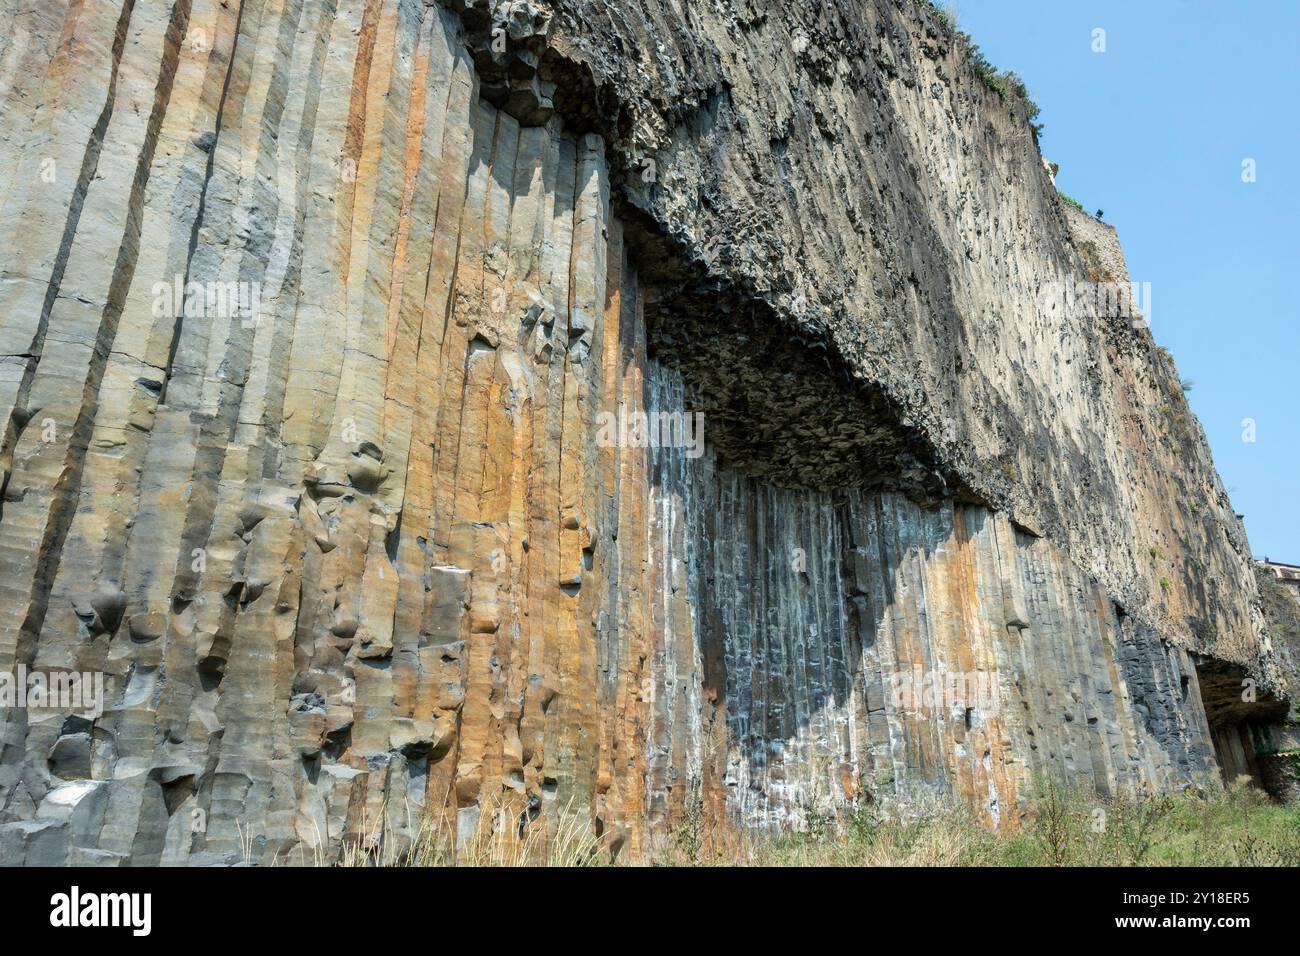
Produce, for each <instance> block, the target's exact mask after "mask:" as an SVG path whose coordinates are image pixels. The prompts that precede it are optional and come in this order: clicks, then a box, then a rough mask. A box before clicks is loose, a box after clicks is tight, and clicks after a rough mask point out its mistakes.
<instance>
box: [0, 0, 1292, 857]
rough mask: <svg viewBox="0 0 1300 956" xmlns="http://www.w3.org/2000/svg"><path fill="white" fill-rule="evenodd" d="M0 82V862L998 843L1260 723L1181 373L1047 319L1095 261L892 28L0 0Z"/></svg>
mask: <svg viewBox="0 0 1300 956" xmlns="http://www.w3.org/2000/svg"><path fill="white" fill-rule="evenodd" d="M0 103H2V104H3V119H0V235H3V236H4V237H5V240H6V241H5V251H4V254H3V258H2V260H0V429H3V436H2V437H3V445H2V447H0V465H2V467H3V489H4V493H3V502H2V504H0V509H2V510H0V671H3V672H5V673H7V674H9V675H11V676H14V677H15V678H16V675H18V674H19V673H20V672H21V673H23V674H25V675H28V679H29V682H30V677H31V675H38V676H40V677H42V678H43V679H44V680H45V681H46V682H47V685H48V686H50V687H54V686H55V685H58V686H61V687H63V688H65V689H66V688H67V687H68V686H69V682H70V680H71V676H72V675H77V676H78V677H80V678H82V679H84V680H85V681H87V682H91V681H93V680H95V679H98V680H101V681H102V693H101V694H99V696H98V698H97V699H96V700H95V701H93V702H91V703H89V704H88V703H87V701H85V700H82V701H80V702H78V701H71V700H66V699H59V698H58V697H57V695H47V698H46V699H44V700H35V699H33V698H32V697H31V695H30V694H29V695H28V696H27V697H26V698H25V699H23V700H17V699H13V698H12V697H11V700H10V701H9V703H11V704H13V706H6V707H5V708H4V709H3V710H0V861H2V862H4V863H28V864H39V863H81V864H105V865H112V864H133V865H141V864H159V863H162V864H186V863H201V862H225V861H231V860H236V859H245V860H251V861H252V862H256V863H262V864H270V863H275V862H282V861H289V862H296V861H298V860H299V859H302V858H304V856H305V857H306V858H307V859H311V860H316V861H324V862H329V861H332V860H336V859H337V858H338V857H339V855H340V854H341V853H342V852H343V851H344V849H345V847H347V846H349V845H352V846H354V847H355V846H360V847H362V848H363V850H364V849H365V848H366V847H371V846H373V845H374V844H375V843H376V842H377V841H385V842H387V843H389V844H391V843H393V842H394V841H395V842H397V843H399V844H400V843H401V842H402V841H409V840H411V839H412V837H413V836H414V834H415V832H416V831H417V829H418V828H419V827H420V826H422V825H423V821H428V820H430V819H432V820H434V821H436V823H437V825H439V826H443V827H447V828H450V829H451V830H452V831H453V832H455V833H458V834H462V835H463V834H465V833H468V832H471V831H477V830H479V829H481V828H483V827H488V828H490V829H495V830H500V831H505V832H507V833H508V834H516V835H517V834H522V833H523V831H524V830H526V829H530V828H541V832H543V833H545V832H547V828H548V827H554V826H555V825H556V824H555V821H556V820H557V819H558V818H559V817H560V816H561V810H562V809H563V810H566V811H568V812H571V813H576V814H577V815H578V816H579V818H580V819H582V820H583V821H585V823H586V825H588V826H590V827H591V828H592V829H593V831H594V833H595V834H597V835H598V837H599V839H600V841H601V846H602V852H605V853H607V854H609V855H610V856H614V857H620V858H622V859H632V860H635V859H640V858H643V857H644V856H645V855H646V854H647V853H649V852H650V851H651V849H652V848H653V846H654V843H655V841H656V839H659V838H661V837H662V836H663V835H664V834H666V833H667V832H668V831H669V830H670V829H671V828H672V827H673V826H674V825H675V823H676V821H679V820H681V819H682V818H683V817H686V816H689V817H691V818H692V819H694V820H698V821H700V822H701V826H702V827H703V828H704V830H705V831H706V832H719V831H721V830H723V829H725V828H727V827H742V828H764V827H766V828H772V829H780V828H798V827H801V826H804V825H805V823H806V821H807V819H808V818H809V815H810V814H837V813H843V812H846V811H847V810H848V809H849V808H851V807H853V806H854V805H855V804H858V803H860V802H861V801H872V800H907V799H910V798H911V797H913V796H915V795H917V794H926V793H931V794H938V795H943V796H945V797H947V798H950V799H953V800H957V801H961V802H964V803H966V804H968V805H970V806H971V807H973V808H974V809H975V810H976V811H977V812H978V813H979V814H980V815H981V816H983V817H984V818H985V819H986V820H987V822H988V824H989V825H990V826H1003V827H1013V826H1015V825H1016V824H1017V815H1018V808H1019V807H1020V806H1021V805H1022V804H1023V801H1024V800H1025V799H1026V798H1027V797H1028V796H1031V795H1032V794H1033V793H1034V792H1035V788H1037V787H1040V786H1042V782H1043V781H1045V780H1049V779H1054V778H1055V779H1062V780H1065V781H1066V782H1068V783H1069V784H1071V785H1075V786H1080V787H1084V788H1090V789H1094V790H1096V791H1097V792H1098V793H1101V794H1104V795H1116V794H1130V795H1131V794H1138V793H1145V792H1154V791H1159V790H1173V789H1176V788H1180V787H1188V786H1193V787H1213V786H1218V785H1219V782H1220V781H1221V780H1222V779H1223V778H1224V777H1225V776H1228V777H1233V776H1236V775H1237V774H1240V773H1247V774H1252V775H1254V776H1256V777H1260V778H1261V779H1262V778H1263V777H1264V776H1266V775H1263V774H1261V773H1260V770H1259V764H1260V762H1261V761H1264V760H1266V759H1267V757H1268V753H1269V751H1270V748H1271V747H1276V746H1279V744H1278V743H1277V741H1279V740H1281V739H1283V738H1285V737H1286V735H1287V734H1288V733H1291V732H1292V731H1290V730H1288V728H1287V727H1286V726H1285V719H1286V715H1287V711H1288V707H1289V706H1290V705H1289V700H1290V699H1291V696H1292V694H1293V693H1294V692H1295V690H1296V689H1297V688H1296V686H1295V683H1294V678H1293V677H1292V676H1290V675H1291V673H1292V669H1291V667H1292V665H1291V662H1290V655H1289V653H1288V650H1287V645H1286V643H1285V642H1282V641H1278V640H1275V625H1274V623H1273V622H1272V620H1271V619H1270V617H1268V616H1267V615H1266V612H1265V604H1264V602H1263V601H1262V599H1261V595H1260V590H1259V585H1258V583H1257V581H1256V578H1255V572H1254V568H1253V566H1252V563H1251V560H1250V552H1249V547H1248V545H1247V542H1246V537H1245V533H1244V531H1243V528H1242V525H1241V523H1240V521H1239V519H1238V518H1237V516H1236V515H1235V514H1234V512H1233V509H1232V506H1231V504H1230V502H1229V500H1228V498H1227V495H1226V494H1225V492H1224V490H1223V488H1222V486H1221V484H1220V482H1219V479H1218V477H1217V475H1216V473H1215V471H1214V467H1213V464H1212V462H1211V460H1210V456H1209V452H1208V450H1207V446H1206V442H1205V438H1204V435H1203V434H1202V432H1201V429H1200V426H1199V425H1198V423H1197V422H1196V419H1195V417H1194V416H1193V415H1192V414H1191V413H1190V411H1189V409H1188V407H1187V403H1186V400H1185V398H1184V395H1183V391H1182V389H1181V388H1180V386H1179V379H1178V375H1177V372H1176V370H1175V368H1174V366H1173V363H1172V359H1171V358H1170V357H1169V356H1168V354H1167V353H1164V352H1162V351H1161V350H1159V349H1158V348H1157V347H1156V346H1155V344H1154V343H1153V341H1152V338H1151V335H1150V332H1149V330H1148V329H1147V328H1146V326H1145V324H1144V322H1143V321H1142V316H1141V315H1140V313H1139V312H1138V311H1137V310H1135V309H1133V308H1132V307H1131V306H1132V304H1133V303H1132V302H1130V301H1127V300H1125V299H1124V298H1123V297H1122V296H1120V297H1119V298H1118V299H1116V300H1113V301H1108V307H1107V308H1102V309H1095V308H1094V309H1087V308H1085V309H1082V310H1081V309H1080V308H1078V302H1077V301H1075V300H1074V299H1073V298H1071V297H1070V296H1063V295H1058V294H1057V293H1058V292H1059V290H1062V289H1068V290H1072V289H1076V288H1078V287H1079V286H1080V284H1081V283H1094V284H1104V283H1106V282H1111V283H1115V284H1119V285H1126V284H1127V282H1128V279H1129V277H1128V275H1127V273H1126V270H1125V267H1124V262H1123V255H1122V253H1121V252H1120V248H1119V243H1118V240H1117V238H1116V236H1115V233H1114V231H1113V230H1112V229H1111V228H1110V227H1109V226H1106V225H1103V224H1102V223H1100V222H1097V221H1096V220H1094V219H1092V218H1091V217H1089V216H1086V215H1084V214H1082V213H1080V212H1078V211H1076V210H1073V209H1071V208H1070V207H1069V206H1067V205H1066V204H1064V203H1063V202H1062V201H1061V200H1060V198H1059V197H1058V194H1057V193H1056V190H1055V189H1054V187H1053V185H1052V182H1051V179H1050V177H1049V173H1048V171H1047V170H1046V169H1045V166H1044V163H1043V160H1042V156H1041V154H1040V151H1039V147H1038V142H1037V137H1036V133H1035V131H1034V129H1033V127H1032V125H1031V123H1030V117H1029V116H1028V115H1027V111H1028V107H1027V104H1026V103H1025V101H1024V99H1023V97H1021V96H1019V95H1017V94H1016V92H1015V91H1014V90H1011V89H1007V88H1005V87H1004V86H1002V85H999V84H998V83H996V82H992V83H991V82H989V80H988V78H987V77H986V76H985V75H984V73H983V72H982V71H981V70H980V69H979V68H978V65H977V64H973V63H972V62H971V57H970V55H969V52H968V49H967V48H966V46H965V45H963V43H962V42H961V40H960V38H959V37H958V36H957V35H955V34H954V32H953V30H952V28H951V27H950V26H948V25H947V24H946V23H945V22H944V21H943V20H942V19H941V18H940V17H939V16H937V15H936V14H935V12H934V11H933V10H932V9H931V8H930V7H929V6H928V5H926V4H920V3H914V2H911V0H906V2H902V0H900V2H887V0H837V2H835V3H795V2H790V0H713V2H708V3H691V4H684V3H676V2H667V0H641V2H630V0H491V2H488V0H446V2H445V3H434V2H431V0H46V2H41V3H35V4H20V3H17V2H15V0H5V2H4V3H3V4H2V6H0ZM1058 158H1063V157H1058ZM60 675H62V677H61V676H60ZM11 683H12V682H11ZM17 686H18V685H17V684H13V687H11V690H12V689H14V688H16V687H17ZM24 688H26V689H27V690H29V691H30V687H29V686H27V684H24ZM19 689H22V688H19ZM1270 742H1272V743H1270Z"/></svg>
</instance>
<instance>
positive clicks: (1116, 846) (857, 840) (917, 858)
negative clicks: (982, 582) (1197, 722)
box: [240, 778, 1300, 867]
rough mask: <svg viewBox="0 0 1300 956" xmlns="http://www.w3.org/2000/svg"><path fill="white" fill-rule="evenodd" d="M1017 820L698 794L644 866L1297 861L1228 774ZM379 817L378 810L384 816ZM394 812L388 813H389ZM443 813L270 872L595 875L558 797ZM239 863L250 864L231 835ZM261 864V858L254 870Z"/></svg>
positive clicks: (381, 828)
mask: <svg viewBox="0 0 1300 956" xmlns="http://www.w3.org/2000/svg"><path fill="white" fill-rule="evenodd" d="M1037 790H1038V793H1039V794H1040V795H1039V796H1038V797H1037V798H1036V799H1033V800H1030V801H1028V802H1027V803H1025V804H1024V805H1022V806H1021V807H1020V817H1019V820H1018V825H1017V826H1014V827H1010V828H1003V829H993V828H991V827H990V826H988V825H987V823H986V822H985V821H982V820H981V819H980V818H979V817H978V816H977V815H976V813H975V812H974V811H972V810H971V809H970V808H968V807H966V806H960V805H957V804H954V803H952V802H951V801H948V800H945V799H942V798H938V797H934V796H919V797H914V798H912V799H909V800H905V801H899V802H897V803H891V804H889V805H887V806H882V805H881V804H879V803H874V802H866V803H861V804H859V805H858V806H857V807H855V808H854V809H852V810H851V811H850V812H848V813H845V814H842V815H840V816H836V815H834V814H831V813H826V812H818V811H816V810H814V809H813V808H812V807H808V808H805V811H804V814H803V818H802V819H801V821H800V832H790V833H771V832H765V831H762V830H759V829H755V828H751V827H746V828H734V827H728V828H727V829H726V830H725V831H724V832H721V833H708V832H706V827H705V824H704V813H703V806H702V804H701V802H700V801H699V799H698V797H696V798H694V799H693V800H688V802H687V805H686V807H685V810H684V812H683V813H682V815H681V819H680V820H679V821H678V822H677V824H676V825H675V826H674V827H673V828H672V829H670V830H667V831H665V832H662V833H660V834H651V835H650V837H651V844H652V849H651V850H650V851H649V855H648V857H647V858H646V859H642V860H629V859H627V858H626V857H625V856H624V857H620V858H619V860H618V863H619V864H633V865H635V864H638V863H640V864H645V863H649V864H653V865H657V866H1300V805H1297V804H1285V805H1284V804H1278V803H1274V802H1272V801H1271V800H1270V799H1269V798H1268V797H1267V796H1266V795H1265V794H1264V793H1263V792H1262V791H1260V790H1258V789H1257V788H1255V787H1253V786H1251V785H1250V784H1249V782H1248V781H1247V779H1246V778H1241V779H1240V780H1238V781H1237V783H1235V784H1234V785H1232V786H1229V787H1228V788H1226V789H1216V790H1214V791H1212V792H1208V793H1207V792H1199V791H1198V792H1190V791H1189V792H1187V793H1183V794H1178V795H1158V796H1157V795H1148V796H1144V797H1142V798H1140V799H1137V800H1131V799H1106V798H1099V797H1097V796H1096V795H1092V794H1090V793H1087V792H1084V791H1082V790H1078V789H1067V788H1065V787H1063V786H1061V785H1059V784H1055V783H1051V782H1047V783H1042V782H1040V783H1039V784H1038V786H1037ZM390 809H391V808H390ZM399 815H400V814H399ZM447 819H448V818H447V817H446V816H445V815H443V814H428V815H426V816H424V817H423V819H422V822H421V823H420V824H419V825H418V826H415V825H413V821H412V820H411V819H408V821H407V825H406V826H405V827H400V828H396V829H395V828H394V827H393V826H392V817H391V815H390V814H388V813H385V814H384V815H383V819H382V820H378V821H374V823H373V824H372V825H370V826H366V825H365V823H366V821H364V820H363V826H362V827H361V828H360V829H361V833H360V835H359V836H357V837H353V838H351V839H349V840H347V841H345V843H344V844H343V847H342V850H341V852H340V853H338V854H337V858H334V859H326V858H325V855H324V854H323V853H322V852H321V850H319V849H315V850H307V851H306V852H305V853H302V854H299V855H298V856H297V857H294V858H292V859H289V858H286V859H284V860H277V861H276V864H279V865H298V866H343V867H374V866H384V867H391V866H396V867H417V866H418V867H424V866H431V867H446V866H475V867H515V866H559V867H570V866H596V865H602V864H607V863H608V862H609V854H608V853H607V852H606V851H605V849H604V848H603V847H602V845H601V841H600V839H599V838H598V837H597V836H596V835H595V833H594V831H593V829H592V825H591V822H590V820H589V819H588V818H587V816H586V814H584V813H582V812H579V811H576V810H575V809H574V807H573V805H572V802H570V803H569V804H566V805H564V806H563V807H555V806H552V807H549V808H546V809H544V810H542V811H541V812H540V813H533V812H530V811H529V810H528V809H527V805H526V804H523V803H521V802H520V801H519V800H518V798H515V797H514V795H510V796H509V797H503V798H498V799H497V800H494V801H489V802H488V804H487V807H486V809H484V811H483V812H482V813H481V814H480V816H479V818H478V823H477V826H476V827H475V828H474V830H473V832H471V833H469V834H460V835H459V838H458V835H457V833H456V832H455V828H454V826H451V825H450V824H449V823H448V822H447ZM240 838H241V850H242V851H243V855H244V858H245V859H246V860H248V861H250V862H254V858H255V856H256V854H255V853H254V852H253V851H254V846H253V843H252V841H251V839H250V835H248V834H244V833H243V831H242V830H241V832H240ZM263 862H264V861H263Z"/></svg>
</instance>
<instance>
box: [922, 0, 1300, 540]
mask: <svg viewBox="0 0 1300 956" xmlns="http://www.w3.org/2000/svg"><path fill="white" fill-rule="evenodd" d="M943 5H944V6H946V7H947V8H948V9H949V10H950V11H955V13H956V16H957V24H958V27H959V29H962V30H965V31H966V32H967V33H969V34H970V35H971V36H972V38H973V39H974V40H975V42H976V43H978V44H979V46H980V48H981V49H982V50H983V51H984V54H985V55H986V56H987V57H988V59H989V61H990V62H991V63H993V65H994V66H996V67H997V68H998V69H999V70H1008V69H1011V70H1015V71H1016V72H1018V73H1019V74H1020V75H1021V76H1022V77H1023V78H1024V80H1025V84H1026V85H1027V86H1028V88H1029V92H1030V95H1031V96H1032V97H1033V98H1034V100H1035V101H1036V102H1037V103H1038V105H1039V106H1040V107H1041V109H1042V113H1041V115H1040V116H1039V121H1040V122H1043V123H1045V124H1046V129H1045V131H1044V133H1043V137H1042V140H1041V143H1042V148H1043V154H1044V155H1045V156H1046V157H1047V158H1048V159H1050V160H1051V161H1052V162H1056V163H1060V164H1061V171H1060V174H1059V175H1058V176H1057V180H1056V185H1057V186H1058V187H1059V188H1060V189H1061V190H1062V191H1063V192H1066V193H1068V194H1069V195H1071V196H1074V197H1075V198H1076V199H1078V200H1079V201H1080V202H1082V203H1083V205H1084V208H1086V209H1087V210H1088V211H1089V212H1094V211H1096V210H1097V209H1098V208H1100V209H1102V210H1103V211H1104V212H1105V219H1106V221H1107V222H1109V223H1112V224H1113V225H1114V226H1115V227H1116V228H1117V229H1118V230H1119V235H1120V240H1121V241H1122V242H1123V245H1124V253H1125V257H1126V258H1127V260H1128V265H1129V272H1130V275H1131V276H1132V278H1133V279H1134V280H1135V281H1139V282H1142V281H1146V282H1150V283H1151V292H1152V302H1153V305H1152V310H1151V312H1152V314H1151V317H1150V318H1151V331H1152V333H1153V334H1154V335H1155V338H1156V341H1157V342H1158V343H1159V344H1161V345H1164V346H1166V347H1167V348H1169V349H1170V350H1171V351H1172V352H1173V354H1174V359H1175V360H1176V361H1177V363H1178V369H1179V372H1180V374H1181V375H1182V377H1183V378H1184V379H1191V380H1192V381H1193V382H1194V383H1195V385H1194V387H1193V389H1192V391H1191V393H1190V394H1189V396H1188V397H1189V399H1190V401H1191V405H1192V410H1193V411H1194V412H1196V414H1197V416H1198V417H1199V418H1200V420H1201V424H1202V425H1203V426H1204V427H1205V432H1206V434H1207V435H1208V436H1209V439H1210V448H1211V450H1212V451H1213V453H1214V462H1215V464H1216V466H1217V467H1218V469H1219V474H1220V475H1222V477H1223V483H1224V485H1225V486H1226V487H1227V488H1228V490H1229V492H1230V494H1231V496H1232V501H1233V504H1234V505H1235V506H1236V509H1237V511H1238V512H1240V513H1242V514H1244V515H1245V516H1246V531H1247V533H1248V534H1249V536H1250V544H1251V550H1252V551H1253V552H1254V554H1255V555H1256V556H1258V557H1262V556H1264V555H1268V556H1269V557H1271V558H1273V559H1274V560H1282V561H1290V562H1294V563H1298V564H1300V321H1298V320H1300V297H1298V296H1297V284H1300V180H1298V179H1297V175H1296V174H1297V172H1300V3H1297V2H1294V0H1243V2H1232V3H1223V2H1217V3H1216V2H1210V0H1140V2H1139V0H1126V2H1118V0H1114V2H1113V0H1078V2H1069V3H1062V2H1053V3H1045V2H1043V0H955V2H947V3H944V4H943ZM1096 28H1101V29H1104V30H1105V31H1106V34H1105V41H1106V51H1105V52H1104V53H1094V52H1093V51H1092V45H1093V30H1094V29H1096ZM1247 158H1249V159H1253V160H1255V174H1256V181H1255V182H1253V183H1245V182H1243V181H1242V161H1243V160H1245V159H1247ZM1247 418H1250V419H1254V422H1255V438H1256V440H1255V442H1254V443H1248V442H1245V441H1243V440H1242V439H1243V427H1242V420H1243V419H1247Z"/></svg>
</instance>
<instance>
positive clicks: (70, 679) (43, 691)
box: [0, 664, 104, 720]
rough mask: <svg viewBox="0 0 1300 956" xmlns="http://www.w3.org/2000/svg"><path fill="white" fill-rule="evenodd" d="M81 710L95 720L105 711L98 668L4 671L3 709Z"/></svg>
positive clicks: (0, 695) (0, 698) (0, 704)
mask: <svg viewBox="0 0 1300 956" xmlns="http://www.w3.org/2000/svg"><path fill="white" fill-rule="evenodd" d="M9 707H16V708H24V709H29V710H36V709H42V708H46V709H53V710H65V711H71V712H78V711H80V716H82V717H84V718H86V719H87V720H94V719H95V718H97V717H99V716H101V715H102V714H103V713H104V675H103V674H102V673H101V672H98V671H93V672H92V671H87V672H85V673H78V672H77V671H49V672H46V671H29V670H28V669H27V665H26V664H19V665H18V668H17V670H16V671H13V672H10V671H0V709H3V708H9Z"/></svg>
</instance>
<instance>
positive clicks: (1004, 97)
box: [919, 0, 1043, 140]
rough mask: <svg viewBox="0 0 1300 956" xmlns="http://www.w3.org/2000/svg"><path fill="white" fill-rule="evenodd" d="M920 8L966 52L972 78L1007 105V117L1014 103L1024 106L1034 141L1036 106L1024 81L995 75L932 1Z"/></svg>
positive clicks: (1039, 128)
mask: <svg viewBox="0 0 1300 956" xmlns="http://www.w3.org/2000/svg"><path fill="white" fill-rule="evenodd" d="M919 4H920V6H922V7H923V8H925V9H926V10H928V11H929V12H930V13H931V14H933V15H934V16H935V17H936V18H937V19H938V20H939V22H940V23H941V24H942V25H943V26H944V28H945V29H947V30H948V31H950V32H951V33H952V35H953V37H954V39H955V40H956V41H957V42H958V43H960V44H961V46H962V47H963V48H964V49H965V51H966V59H967V61H968V62H969V63H970V65H971V68H972V69H973V70H974V71H975V73H976V75H977V76H978V77H979V78H980V79H981V80H982V81H983V82H984V85H985V86H987V87H988V88H989V89H990V90H992V91H993V92H994V93H996V94H997V95H998V99H999V100H1001V101H1002V102H1003V103H1007V104H1008V106H1009V107H1011V114H1012V115H1013V116H1014V115H1015V108H1014V104H1015V102H1017V101H1018V102H1020V103H1021V104H1023V106H1024V113H1025V119H1026V120H1027V121H1028V123H1029V127H1030V129H1031V130H1033V133H1034V139H1035V140H1037V139H1038V137H1040V136H1042V135H1043V124H1042V123H1035V122H1034V120H1035V119H1036V118H1037V117H1038V114H1039V108H1038V104H1037V103H1035V102H1034V101H1033V99H1032V98H1031V97H1030V95H1029V90H1028V89H1026V88H1025V81H1024V80H1022V79H1021V78H1020V76H1019V74H1017V73H1015V72H1014V71H1012V70H1007V71H1006V72H1002V73H999V72H998V69H997V67H995V66H994V65H993V64H992V63H990V62H989V60H988V57H986V56H985V55H984V51H983V50H981V49H980V47H979V44H978V43H976V42H975V40H974V39H972V37H971V35H970V34H969V33H966V32H965V31H964V30H959V29H958V28H957V19H956V17H955V16H954V15H953V12H952V11H951V10H946V9H944V8H943V7H941V6H940V5H939V4H938V3H935V2H934V0H919ZM1009 101H1010V102H1009Z"/></svg>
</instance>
